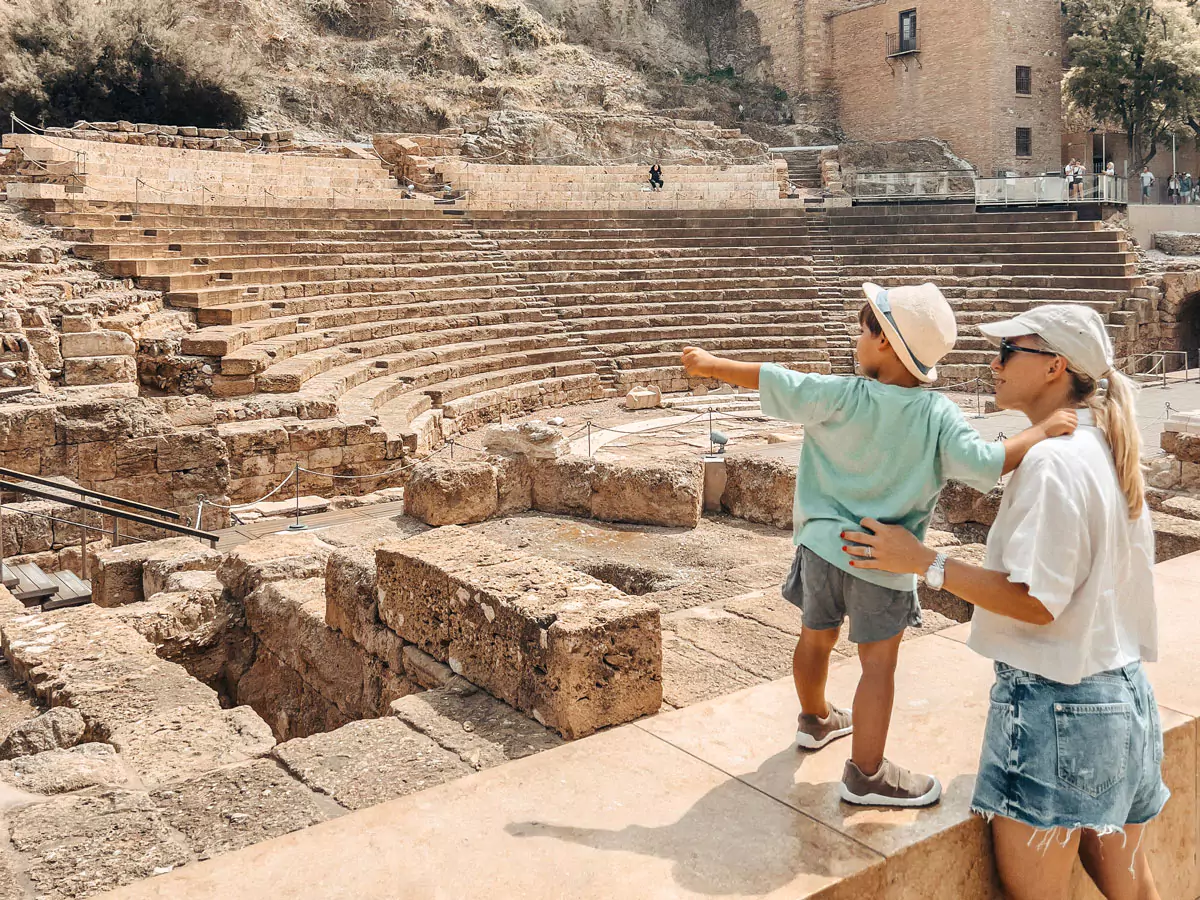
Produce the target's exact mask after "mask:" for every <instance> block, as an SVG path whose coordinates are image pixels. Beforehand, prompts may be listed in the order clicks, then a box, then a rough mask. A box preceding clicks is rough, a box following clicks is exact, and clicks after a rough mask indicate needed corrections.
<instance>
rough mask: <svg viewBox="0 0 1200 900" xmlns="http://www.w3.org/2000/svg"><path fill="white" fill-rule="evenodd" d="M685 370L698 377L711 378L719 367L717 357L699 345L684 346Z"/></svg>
mask: <svg viewBox="0 0 1200 900" xmlns="http://www.w3.org/2000/svg"><path fill="white" fill-rule="evenodd" d="M682 361H683V371H684V372H686V373H687V374H688V375H694V376H696V377H698V378H711V377H713V373H714V372H715V371H716V368H717V365H716V363H717V358H716V357H715V356H713V355H712V354H711V353H709V352H708V351H707V350H701V349H700V348H699V347H684V348H683V360H682Z"/></svg>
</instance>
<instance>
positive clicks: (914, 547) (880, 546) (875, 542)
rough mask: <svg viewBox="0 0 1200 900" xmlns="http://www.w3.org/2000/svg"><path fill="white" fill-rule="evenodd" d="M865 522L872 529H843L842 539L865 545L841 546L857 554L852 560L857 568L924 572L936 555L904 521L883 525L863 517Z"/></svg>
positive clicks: (905, 573) (915, 573)
mask: <svg viewBox="0 0 1200 900" xmlns="http://www.w3.org/2000/svg"><path fill="white" fill-rule="evenodd" d="M862 526H863V528H864V529H867V530H868V531H870V532H873V533H872V534H866V533H864V532H862V531H843V532H842V540H845V541H853V542H854V543H855V544H863V545H865V546H861V547H858V546H851V545H844V546H843V547H842V550H844V551H845V552H846V553H848V554H849V555H850V556H852V557H854V558H853V559H852V560H850V565H851V566H853V567H854V568H856V569H880V570H882V571H884V572H895V573H896V574H898V575H908V574H913V575H924V574H925V572H927V571H928V570H929V567H930V566H931V565H933V561H934V559H935V558H936V557H937V554H936V553H935V552H934V551H932V550H930V549H929V548H928V547H926V546H925V545H924V544H922V543H921V542H920V541H918V540H917V539H916V537H914V536H913V533H912V532H911V531H909V530H908V529H907V528H904V527H903V526H901V525H884V524H883V523H882V522H878V521H876V520H875V519H863V520H862Z"/></svg>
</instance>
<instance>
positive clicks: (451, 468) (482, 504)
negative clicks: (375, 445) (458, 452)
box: [404, 458, 498, 525]
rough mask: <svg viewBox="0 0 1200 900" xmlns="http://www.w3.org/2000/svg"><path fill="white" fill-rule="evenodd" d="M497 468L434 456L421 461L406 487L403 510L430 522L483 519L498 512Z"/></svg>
mask: <svg viewBox="0 0 1200 900" xmlns="http://www.w3.org/2000/svg"><path fill="white" fill-rule="evenodd" d="M496 475H497V472H496V467H495V466H493V465H492V464H491V463H488V462H456V461H454V460H448V459H442V458H433V459H428V460H425V461H423V462H420V463H418V464H417V465H416V466H415V467H414V468H413V470H412V474H411V476H410V477H409V480H408V484H407V485H405V488H404V511H405V513H406V514H408V515H410V516H413V517H414V518H416V519H420V520H421V521H422V522H424V523H425V524H427V525H462V524H466V523H469V522H482V521H484V520H485V519H488V518H491V517H492V516H493V515H495V514H496V505H497V498H498V486H497V479H496Z"/></svg>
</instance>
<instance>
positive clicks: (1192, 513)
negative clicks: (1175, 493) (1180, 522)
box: [1161, 497, 1200, 520]
mask: <svg viewBox="0 0 1200 900" xmlns="http://www.w3.org/2000/svg"><path fill="white" fill-rule="evenodd" d="M1161 509H1162V511H1163V512H1165V513H1167V515H1171V516H1177V517H1178V518H1180V519H1192V520H1200V500H1197V499H1196V498H1194V497H1169V498H1167V499H1166V500H1164V501H1163V502H1162V506H1161Z"/></svg>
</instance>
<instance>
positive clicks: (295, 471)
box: [288, 463, 305, 531]
mask: <svg viewBox="0 0 1200 900" xmlns="http://www.w3.org/2000/svg"><path fill="white" fill-rule="evenodd" d="M292 478H294V479H295V480H296V483H295V485H294V487H295V490H294V491H293V495H294V496H295V498H296V521H295V522H293V523H292V524H291V525H289V526H288V531H302V530H303V529H304V528H305V526H304V525H301V524H300V463H296V464H295V465H294V466H292Z"/></svg>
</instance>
